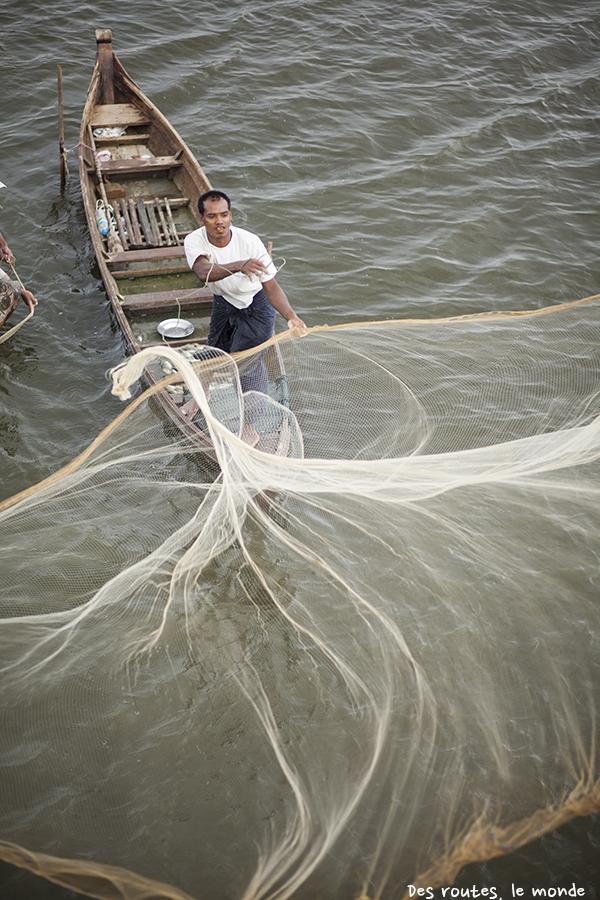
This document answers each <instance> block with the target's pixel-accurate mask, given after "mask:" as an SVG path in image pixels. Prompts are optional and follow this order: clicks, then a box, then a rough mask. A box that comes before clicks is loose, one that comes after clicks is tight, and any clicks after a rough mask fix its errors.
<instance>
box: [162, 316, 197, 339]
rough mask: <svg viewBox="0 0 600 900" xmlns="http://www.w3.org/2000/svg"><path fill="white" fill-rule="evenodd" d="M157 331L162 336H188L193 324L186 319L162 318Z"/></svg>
mask: <svg viewBox="0 0 600 900" xmlns="http://www.w3.org/2000/svg"><path fill="white" fill-rule="evenodd" d="M157 331H158V333H159V334H162V336H163V337H166V338H169V339H170V340H176V339H177V338H186V337H189V336H190V334H192V333H193V331H194V326H193V325H192V323H191V322H188V321H187V319H164V320H163V321H162V322H159V324H158V326H157Z"/></svg>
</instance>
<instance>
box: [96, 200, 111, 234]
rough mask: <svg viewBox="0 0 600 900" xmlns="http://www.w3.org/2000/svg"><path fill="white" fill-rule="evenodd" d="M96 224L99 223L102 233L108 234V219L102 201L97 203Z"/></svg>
mask: <svg viewBox="0 0 600 900" xmlns="http://www.w3.org/2000/svg"><path fill="white" fill-rule="evenodd" d="M96 222H97V223H98V228H99V229H100V233H101V234H108V219H107V217H106V210H105V209H104V204H103V203H102V200H98V202H97V203H96Z"/></svg>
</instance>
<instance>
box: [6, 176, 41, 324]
mask: <svg viewBox="0 0 600 900" xmlns="http://www.w3.org/2000/svg"><path fill="white" fill-rule="evenodd" d="M3 187H6V185H5V184H3V182H1V181H0V188H3ZM14 261H15V257H14V255H13V253H12V251H11V249H10V247H9V246H8V244H7V243H6V241H5V240H4V238H3V237H2V235H1V234H0V263H1V262H7V263H8V264H9V266H12V265H13V263H14ZM15 274H16V273H15ZM19 297H20V298H21V300H22V301H23V303H25V304H26V306H28V307H29V310H30V312H33V308H34V306H37V300H36V299H35V297H34V296H33V294H32V293H31V291H26V290H25V288H24V287H23V285H21V284H20V283H19V282H18V281H13V280H12V279H11V278H10V277H9V276H8V275H7V274H6V272H5V271H4V270H3V269H1V268H0V324H3V323H4V322H6V320H7V319H8V317H9V316H10V314H11V313H12V312H14V310H15V308H16V306H17V304H18V302H19Z"/></svg>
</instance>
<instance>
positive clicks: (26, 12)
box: [0, 0, 600, 900]
mask: <svg viewBox="0 0 600 900" xmlns="http://www.w3.org/2000/svg"><path fill="white" fill-rule="evenodd" d="M100 27H102V28H104V27H110V28H112V30H113V47H114V49H115V51H116V52H117V54H118V55H119V57H120V58H121V60H122V62H123V63H124V65H125V67H126V69H127V70H128V72H129V73H130V75H131V76H132V77H133V78H134V79H135V80H136V81H137V82H138V83H139V84H140V86H141V87H142V89H143V90H144V91H145V93H146V94H148V96H149V97H150V98H151V99H152V100H153V101H154V102H155V103H156V104H157V105H158V106H159V108H160V109H161V110H162V111H163V112H164V113H165V114H166V115H167V116H168V118H169V119H170V120H171V122H172V123H173V124H174V126H175V127H176V128H177V129H178V131H179V132H180V134H181V135H182V136H183V138H184V139H185V140H186V142H187V143H188V144H189V146H190V148H191V149H192V151H193V152H194V153H195V154H196V156H197V157H198V159H199V161H200V162H201V164H202V166H203V167H204V170H205V172H206V174H207V176H208V178H209V180H210V182H211V183H212V185H213V187H217V188H220V189H222V190H225V191H226V192H227V193H228V194H229V195H230V196H231V198H232V201H233V206H234V221H235V222H237V223H238V224H239V225H242V226H245V227H248V228H251V229H252V230H253V231H256V232H257V233H259V234H260V235H261V237H262V238H263V239H264V240H265V241H267V240H272V241H273V243H274V255H275V257H276V261H278V262H279V264H281V263H282V262H283V260H285V265H284V267H283V268H282V270H281V273H280V276H279V281H280V283H281V284H282V286H283V287H284V289H285V290H286V292H287V293H288V296H289V298H290V300H291V302H292V305H293V306H294V308H295V309H296V311H297V312H298V314H299V315H300V316H302V318H303V319H304V320H305V321H306V322H307V324H309V325H318V324H325V323H327V324H330V325H335V324H340V323H347V322H352V321H363V320H378V319H387V318H404V317H419V318H436V317H445V316H454V315H461V314H463V313H474V312H483V311H488V310H527V309H535V308H540V307H543V306H547V305H552V304H557V303H562V302H565V301H570V300H576V299H579V298H582V297H586V296H589V295H593V294H596V293H598V292H600V272H599V266H598V253H597V248H598V239H599V237H600V228H599V225H598V222H599V219H598V211H597V190H596V186H597V184H598V183H599V182H600V145H599V142H598V109H599V107H600V80H599V63H598V58H599V53H598V51H599V49H600V10H599V8H598V4H597V2H595V0H552V2H544V0H502V2H499V0H496V2H495V3H494V4H485V5H483V4H473V3H470V2H467V0H296V2H291V0H271V2H270V3H268V4H266V3H262V2H260V0H232V2H228V3H225V2H224V0H203V2H202V3H200V2H198V0H172V2H170V3H169V4H164V3H158V2H156V0H145V2H144V3H142V2H140V0H128V2H127V3H122V2H121V3H117V2H115V0H107V2H104V3H102V4H101V5H100V4H98V5H92V4H90V3H82V2H75V0H58V2H56V3H55V4H53V5H52V6H51V8H49V7H48V5H47V4H42V3H41V2H39V0H27V2H20V3H19V2H16V0H0V28H1V36H0V48H1V51H2V57H1V63H0V65H1V67H2V93H1V96H2V103H1V106H2V128H1V129H0V180H1V181H3V182H5V184H6V185H7V188H6V189H4V190H2V191H1V192H0V204H1V206H2V209H1V210H0V230H1V231H2V233H3V235H4V237H5V238H6V239H7V241H8V243H9V245H10V247H11V249H12V250H13V252H14V254H15V256H16V267H17V271H18V273H19V276H20V277H21V279H22V281H23V282H24V283H25V285H26V286H27V287H29V288H30V289H31V290H32V291H33V292H34V293H35V294H36V296H37V297H38V299H39V307H38V309H37V311H36V314H35V317H34V318H33V319H32V320H31V321H30V322H28V323H26V324H25V325H24V326H23V328H22V329H21V330H20V331H19V332H18V334H16V335H15V336H14V338H13V339H11V340H10V341H9V342H7V343H4V344H3V345H2V346H1V347H0V460H1V466H2V469H1V471H2V479H1V484H0V492H1V496H0V499H3V498H5V497H8V496H11V495H12V494H14V493H16V492H18V491H20V490H23V489H24V488H26V487H28V486H29V485H31V484H34V483H36V482H37V481H39V480H41V479H43V478H45V477H46V476H48V475H50V474H51V473H52V472H54V471H56V469H58V468H60V467H61V466H63V465H65V464H66V463H67V462H69V461H70V460H71V459H72V458H73V457H74V456H75V455H76V454H78V453H79V452H81V451H82V450H83V449H84V448H85V447H86V446H87V445H88V444H89V443H90V442H91V441H92V440H93V438H94V437H95V436H96V435H97V434H98V432H99V431H100V430H101V428H102V427H103V426H105V425H106V424H107V423H108V422H110V421H111V420H112V419H113V418H114V417H115V416H116V415H117V414H118V413H119V412H120V411H121V404H120V401H119V400H117V399H116V398H115V397H113V396H112V395H111V394H110V387H109V384H108V382H107V380H106V378H105V372H106V370H107V369H109V368H110V367H111V366H114V365H115V364H116V363H118V362H120V361H121V360H122V358H123V356H124V353H125V346H124V342H123V340H122V338H121V337H120V334H119V331H118V328H117V326H116V323H115V321H114V320H113V318H112V316H111V312H110V308H109V303H108V300H107V297H106V295H105V293H104V290H103V286H102V282H101V280H100V278H99V274H98V270H97V268H96V266H95V263H94V257H93V253H92V248H91V243H90V240H89V238H88V237H87V235H86V226H85V218H84V214H83V209H82V206H81V197H80V191H79V185H78V180H77V174H76V153H75V151H73V152H71V153H70V160H71V164H70V171H71V181H70V183H69V185H68V186H67V188H66V190H65V191H64V192H61V189H60V177H59V163H58V117H57V68H56V67H57V64H60V65H61V66H62V70H63V82H64V116H65V133H66V145H67V147H69V148H72V147H73V146H74V145H75V144H76V142H77V136H78V123H79V119H80V115H81V111H82V108H83V103H84V100H85V94H86V90H87V86H88V83H89V79H90V76H91V71H92V67H93V62H94V54H95V39H94V30H95V29H96V28H100ZM23 309H24V307H23ZM19 315H21V313H19ZM16 321H18V317H17V316H16V315H15V316H14V317H13V319H12V320H11V324H15V323H16ZM281 327H283V324H282V322H281V321H280V322H279V323H278V328H281ZM599 850H600V823H599V822H598V821H597V820H595V819H594V818H592V819H588V820H580V821H579V822H576V823H572V824H571V825H569V826H567V827H566V828H564V829H562V830H561V832H559V833H556V834H553V835H550V836H549V837H547V838H545V839H544V840H542V841H541V842H538V843H537V844H536V845H534V846H532V847H530V848H529V849H527V850H525V851H519V852H518V853H516V854H513V855H512V856H508V857H506V858H503V859H500V860H496V861H494V862H493V863H489V864H486V865H482V866H479V867H471V868H470V870H469V871H468V873H467V874H465V875H464V878H463V876H461V879H463V883H464V884H473V883H475V884H480V885H484V884H488V883H489V884H496V885H499V884H505V885H507V887H506V890H507V891H508V890H510V884H511V883H512V882H514V883H515V884H525V885H536V884H539V883H546V884H549V883H550V880H551V879H553V880H552V881H551V883H553V884H554V883H556V884H565V885H567V886H569V887H570V886H571V883H572V882H575V883H576V884H577V886H578V887H582V888H584V889H585V891H586V893H585V896H586V897H587V898H590V897H599V896H600V863H599V862H597V857H598V856H600V853H599V852H598V851H599ZM1 872H2V876H1V877H2V878H3V879H4V885H5V887H4V888H3V892H2V898H3V900H5V898H11V900H13V898H14V900H20V898H21V897H48V898H55V897H56V898H60V897H66V896H71V893H70V892H68V891H64V890H62V889H60V888H57V887H52V886H48V885H46V884H45V883H43V882H39V883H37V882H35V883H34V880H33V879H32V878H31V877H30V876H27V875H23V874H20V873H19V874H15V873H14V872H13V871H12V870H10V868H9V867H3V868H2V870H1ZM540 873H543V879H544V880H543V882H540V878H541V876H540ZM486 879H487V880H486ZM549 879H550V880H549ZM1 885H2V882H1V881H0V886H1Z"/></svg>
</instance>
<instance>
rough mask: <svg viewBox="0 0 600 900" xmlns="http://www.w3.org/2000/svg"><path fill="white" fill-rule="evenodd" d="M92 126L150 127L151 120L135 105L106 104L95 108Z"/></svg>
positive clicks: (91, 121)
mask: <svg viewBox="0 0 600 900" xmlns="http://www.w3.org/2000/svg"><path fill="white" fill-rule="evenodd" d="M90 124H91V126H92V128H116V127H121V128H127V126H129V125H149V124H150V119H149V118H148V116H146V115H145V114H144V113H143V112H142V111H141V109H138V108H137V106H134V105H133V103H105V104H104V105H103V106H97V107H96V108H95V110H94V112H93V113H92V118H91V120H90Z"/></svg>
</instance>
